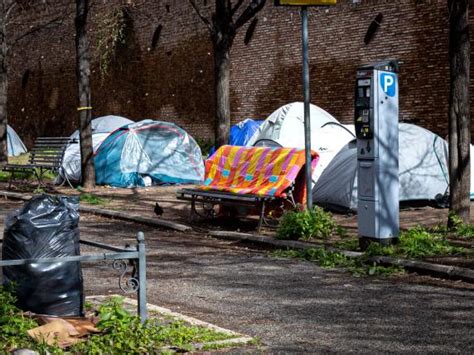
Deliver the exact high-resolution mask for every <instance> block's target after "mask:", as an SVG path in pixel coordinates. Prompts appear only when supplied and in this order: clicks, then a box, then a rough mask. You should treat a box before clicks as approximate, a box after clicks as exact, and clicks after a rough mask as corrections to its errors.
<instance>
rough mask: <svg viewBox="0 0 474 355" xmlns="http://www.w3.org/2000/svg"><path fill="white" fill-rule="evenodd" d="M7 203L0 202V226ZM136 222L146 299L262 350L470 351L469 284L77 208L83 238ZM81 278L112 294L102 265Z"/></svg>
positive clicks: (129, 235)
mask: <svg viewBox="0 0 474 355" xmlns="http://www.w3.org/2000/svg"><path fill="white" fill-rule="evenodd" d="M15 206H19V204H18V203H14V202H11V201H9V202H8V203H5V202H4V201H2V200H0V231H1V230H2V229H3V221H2V215H4V214H5V212H6V211H7V210H9V209H11V208H13V207H15ZM138 230H143V231H144V232H145V238H146V240H147V248H148V251H149V254H148V272H147V275H148V280H149V290H148V295H149V301H150V302H152V303H155V304H158V305H161V306H165V307H169V308H171V309H173V310H175V311H178V312H181V313H184V314H187V315H190V316H193V317H196V318H200V319H202V320H205V321H208V322H211V323H214V324H217V325H219V326H222V327H225V328H229V329H232V330H236V331H239V332H242V333H245V334H248V335H252V336H258V337H259V338H260V339H261V340H262V343H263V344H265V345H266V346H267V347H268V351H269V352H282V353H288V352H293V353H295V352H298V353H300V352H311V353H324V352H336V353H347V352H359V353H401V352H403V353H440V354H448V353H466V354H467V353H473V352H474V307H473V306H474V288H473V287H472V285H467V284H463V283H454V282H449V281H446V282H442V281H439V280H434V279H429V278H422V277H417V276H408V277H406V276H405V277H401V278H395V279H388V280H387V279H372V278H370V279H369V278H354V277H352V276H351V275H349V274H347V273H343V272H339V271H329V270H325V269H321V268H320V267H318V266H316V265H314V264H312V263H308V262H299V261H295V260H284V259H273V258H270V257H268V256H266V254H265V253H264V252H262V251H258V250H252V249H247V248H245V247H244V246H241V245H236V244H233V243H231V242H225V241H219V240H214V239H204V238H203V237H202V236H197V235H195V234H188V235H184V234H179V233H173V232H169V231H160V230H157V229H152V228H150V227H145V226H139V225H135V224H130V223H126V222H121V221H111V220H108V219H104V218H98V217H95V216H87V215H84V216H82V221H81V236H82V238H86V237H87V238H88V239H93V240H97V241H102V242H108V243H113V244H115V245H119V246H121V245H123V244H124V243H126V242H133V235H134V233H136V231H138ZM84 278H85V289H86V294H107V293H117V278H116V277H115V275H114V273H113V271H112V270H111V268H110V267H106V266H105V265H102V266H100V267H98V268H97V267H94V266H93V264H86V265H85V267H84Z"/></svg>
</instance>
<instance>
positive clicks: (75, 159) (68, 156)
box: [57, 115, 133, 183]
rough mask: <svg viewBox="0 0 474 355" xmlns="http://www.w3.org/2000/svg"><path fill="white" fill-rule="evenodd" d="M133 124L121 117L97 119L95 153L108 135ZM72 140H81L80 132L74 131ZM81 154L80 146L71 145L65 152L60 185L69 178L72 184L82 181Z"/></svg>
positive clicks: (93, 134) (93, 133) (93, 138)
mask: <svg viewBox="0 0 474 355" xmlns="http://www.w3.org/2000/svg"><path fill="white" fill-rule="evenodd" d="M130 123H133V121H131V120H129V119H128V118H125V117H121V116H112V115H109V116H102V117H98V118H95V119H93V120H92V121H91V124H92V146H93V149H94V152H96V151H97V148H98V147H99V146H100V145H101V143H102V142H103V141H104V140H105V138H107V137H108V135H109V134H110V133H111V132H113V131H115V130H116V129H118V128H120V127H122V126H125V125H127V124H130ZM71 138H75V139H78V140H79V130H76V131H74V133H73V134H72V135H71ZM81 177H82V174H81V152H80V146H79V144H70V145H69V146H68V147H67V148H66V151H65V152H64V158H63V166H62V169H61V171H60V179H58V180H57V182H58V183H61V182H62V179H64V178H67V179H68V180H69V181H71V182H75V183H77V182H80V181H81Z"/></svg>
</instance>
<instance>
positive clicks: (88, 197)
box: [79, 192, 110, 206]
mask: <svg viewBox="0 0 474 355" xmlns="http://www.w3.org/2000/svg"><path fill="white" fill-rule="evenodd" d="M79 201H80V202H84V203H87V204H89V205H94V206H99V205H100V206H105V205H107V204H108V203H110V199H105V198H102V197H99V196H96V195H94V194H91V193H88V192H83V193H81V194H80V195H79Z"/></svg>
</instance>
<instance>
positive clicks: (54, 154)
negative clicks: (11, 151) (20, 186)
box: [2, 137, 78, 188]
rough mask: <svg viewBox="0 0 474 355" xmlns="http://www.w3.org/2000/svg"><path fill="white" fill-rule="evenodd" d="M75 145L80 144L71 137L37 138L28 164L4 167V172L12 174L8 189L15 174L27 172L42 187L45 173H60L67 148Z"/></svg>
mask: <svg viewBox="0 0 474 355" xmlns="http://www.w3.org/2000/svg"><path fill="white" fill-rule="evenodd" d="M75 143H78V140H77V139H71V138H70V137H38V138H36V141H35V144H34V146H33V149H31V151H30V158H29V162H28V164H7V165H5V166H4V167H3V169H2V170H3V171H6V172H9V173H10V180H9V183H8V188H10V187H11V184H12V181H13V180H14V178H15V173H26V172H32V173H33V174H34V175H35V176H36V178H37V179H38V184H39V185H40V186H42V185H43V175H44V173H45V172H46V171H52V172H54V173H56V174H57V173H59V171H60V170H61V169H62V161H63V158H64V152H65V151H66V148H67V146H68V145H69V144H75Z"/></svg>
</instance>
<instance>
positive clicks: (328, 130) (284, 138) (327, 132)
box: [247, 102, 355, 183]
mask: <svg viewBox="0 0 474 355" xmlns="http://www.w3.org/2000/svg"><path fill="white" fill-rule="evenodd" d="M310 119H311V149H312V150H314V151H316V152H317V153H318V154H319V161H318V165H317V166H316V168H315V169H314V172H313V183H315V182H316V181H317V180H318V179H319V177H320V176H321V174H322V172H323V171H324V169H325V168H326V167H327V166H328V164H329V163H330V162H331V160H332V159H333V158H334V156H335V155H336V154H337V153H338V152H339V151H340V150H341V148H342V147H343V146H344V145H346V144H347V143H348V142H350V141H351V140H353V139H354V137H355V136H354V134H353V133H352V132H351V131H350V129H348V128H347V127H345V126H344V125H341V124H340V123H339V122H338V121H337V119H335V118H334V117H333V116H331V114H329V113H328V112H326V111H324V110H323V109H322V108H320V107H318V106H315V105H310ZM261 143H263V144H261ZM266 143H268V144H270V145H277V146H281V147H285V148H300V149H302V148H304V145H305V142H304V104H303V103H302V102H294V103H291V104H287V105H284V106H282V107H280V108H279V109H277V110H276V111H275V112H273V113H272V114H271V115H270V116H268V118H267V119H266V120H265V121H264V122H263V123H262V124H261V125H260V128H259V129H258V131H257V132H256V133H255V134H254V135H253V137H252V138H251V139H250V140H249V142H248V143H247V145H249V146H250V145H266ZM275 143H276V144H275Z"/></svg>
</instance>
